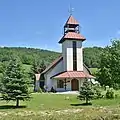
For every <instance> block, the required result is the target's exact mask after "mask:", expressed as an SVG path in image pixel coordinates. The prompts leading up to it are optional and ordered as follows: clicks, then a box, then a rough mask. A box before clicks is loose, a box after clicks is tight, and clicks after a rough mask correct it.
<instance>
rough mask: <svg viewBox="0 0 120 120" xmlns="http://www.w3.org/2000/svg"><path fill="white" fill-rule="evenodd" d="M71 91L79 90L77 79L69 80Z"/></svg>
mask: <svg viewBox="0 0 120 120" xmlns="http://www.w3.org/2000/svg"><path fill="white" fill-rule="evenodd" d="M71 88H72V91H79V81H78V80H77V79H73V80H71Z"/></svg>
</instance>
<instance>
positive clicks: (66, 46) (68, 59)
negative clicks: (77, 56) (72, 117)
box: [62, 40, 73, 71]
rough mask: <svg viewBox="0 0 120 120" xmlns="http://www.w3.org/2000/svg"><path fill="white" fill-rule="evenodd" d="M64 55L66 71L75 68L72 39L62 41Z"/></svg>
mask: <svg viewBox="0 0 120 120" xmlns="http://www.w3.org/2000/svg"><path fill="white" fill-rule="evenodd" d="M62 56H63V61H64V71H72V70H73V48H72V41H71V40H65V41H64V42H63V43H62Z"/></svg>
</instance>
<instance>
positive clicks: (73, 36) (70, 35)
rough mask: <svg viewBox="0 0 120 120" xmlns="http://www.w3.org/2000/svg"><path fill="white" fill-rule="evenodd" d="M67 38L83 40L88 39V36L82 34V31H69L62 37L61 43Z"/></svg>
mask: <svg viewBox="0 0 120 120" xmlns="http://www.w3.org/2000/svg"><path fill="white" fill-rule="evenodd" d="M66 39H67V40H82V41H84V40H86V38H85V37H84V36H82V35H81V34H80V33H76V32H68V33H66V34H65V35H64V36H63V37H62V38H61V40H60V41H59V43H62V42H64V41H65V40H66Z"/></svg>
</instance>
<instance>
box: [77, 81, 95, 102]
mask: <svg viewBox="0 0 120 120" xmlns="http://www.w3.org/2000/svg"><path fill="white" fill-rule="evenodd" d="M93 97H94V92H93V90H92V86H91V84H90V82H88V81H87V80H86V81H85V82H83V85H82V86H81V90H80V95H79V99H80V100H85V101H86V104H88V102H89V101H90V100H91V99H92V98H93Z"/></svg>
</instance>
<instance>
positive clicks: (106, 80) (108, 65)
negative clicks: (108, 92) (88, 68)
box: [97, 40, 120, 87]
mask: <svg viewBox="0 0 120 120" xmlns="http://www.w3.org/2000/svg"><path fill="white" fill-rule="evenodd" d="M100 58H101V62H100V69H99V72H98V74H97V78H98V81H99V82H100V83H101V85H109V86H110V87H114V85H115V84H116V83H117V84H120V67H119V66H120V40H113V41H112V45H111V46H107V47H106V48H105V51H104V52H103V53H102V55H101V57H100Z"/></svg>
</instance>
